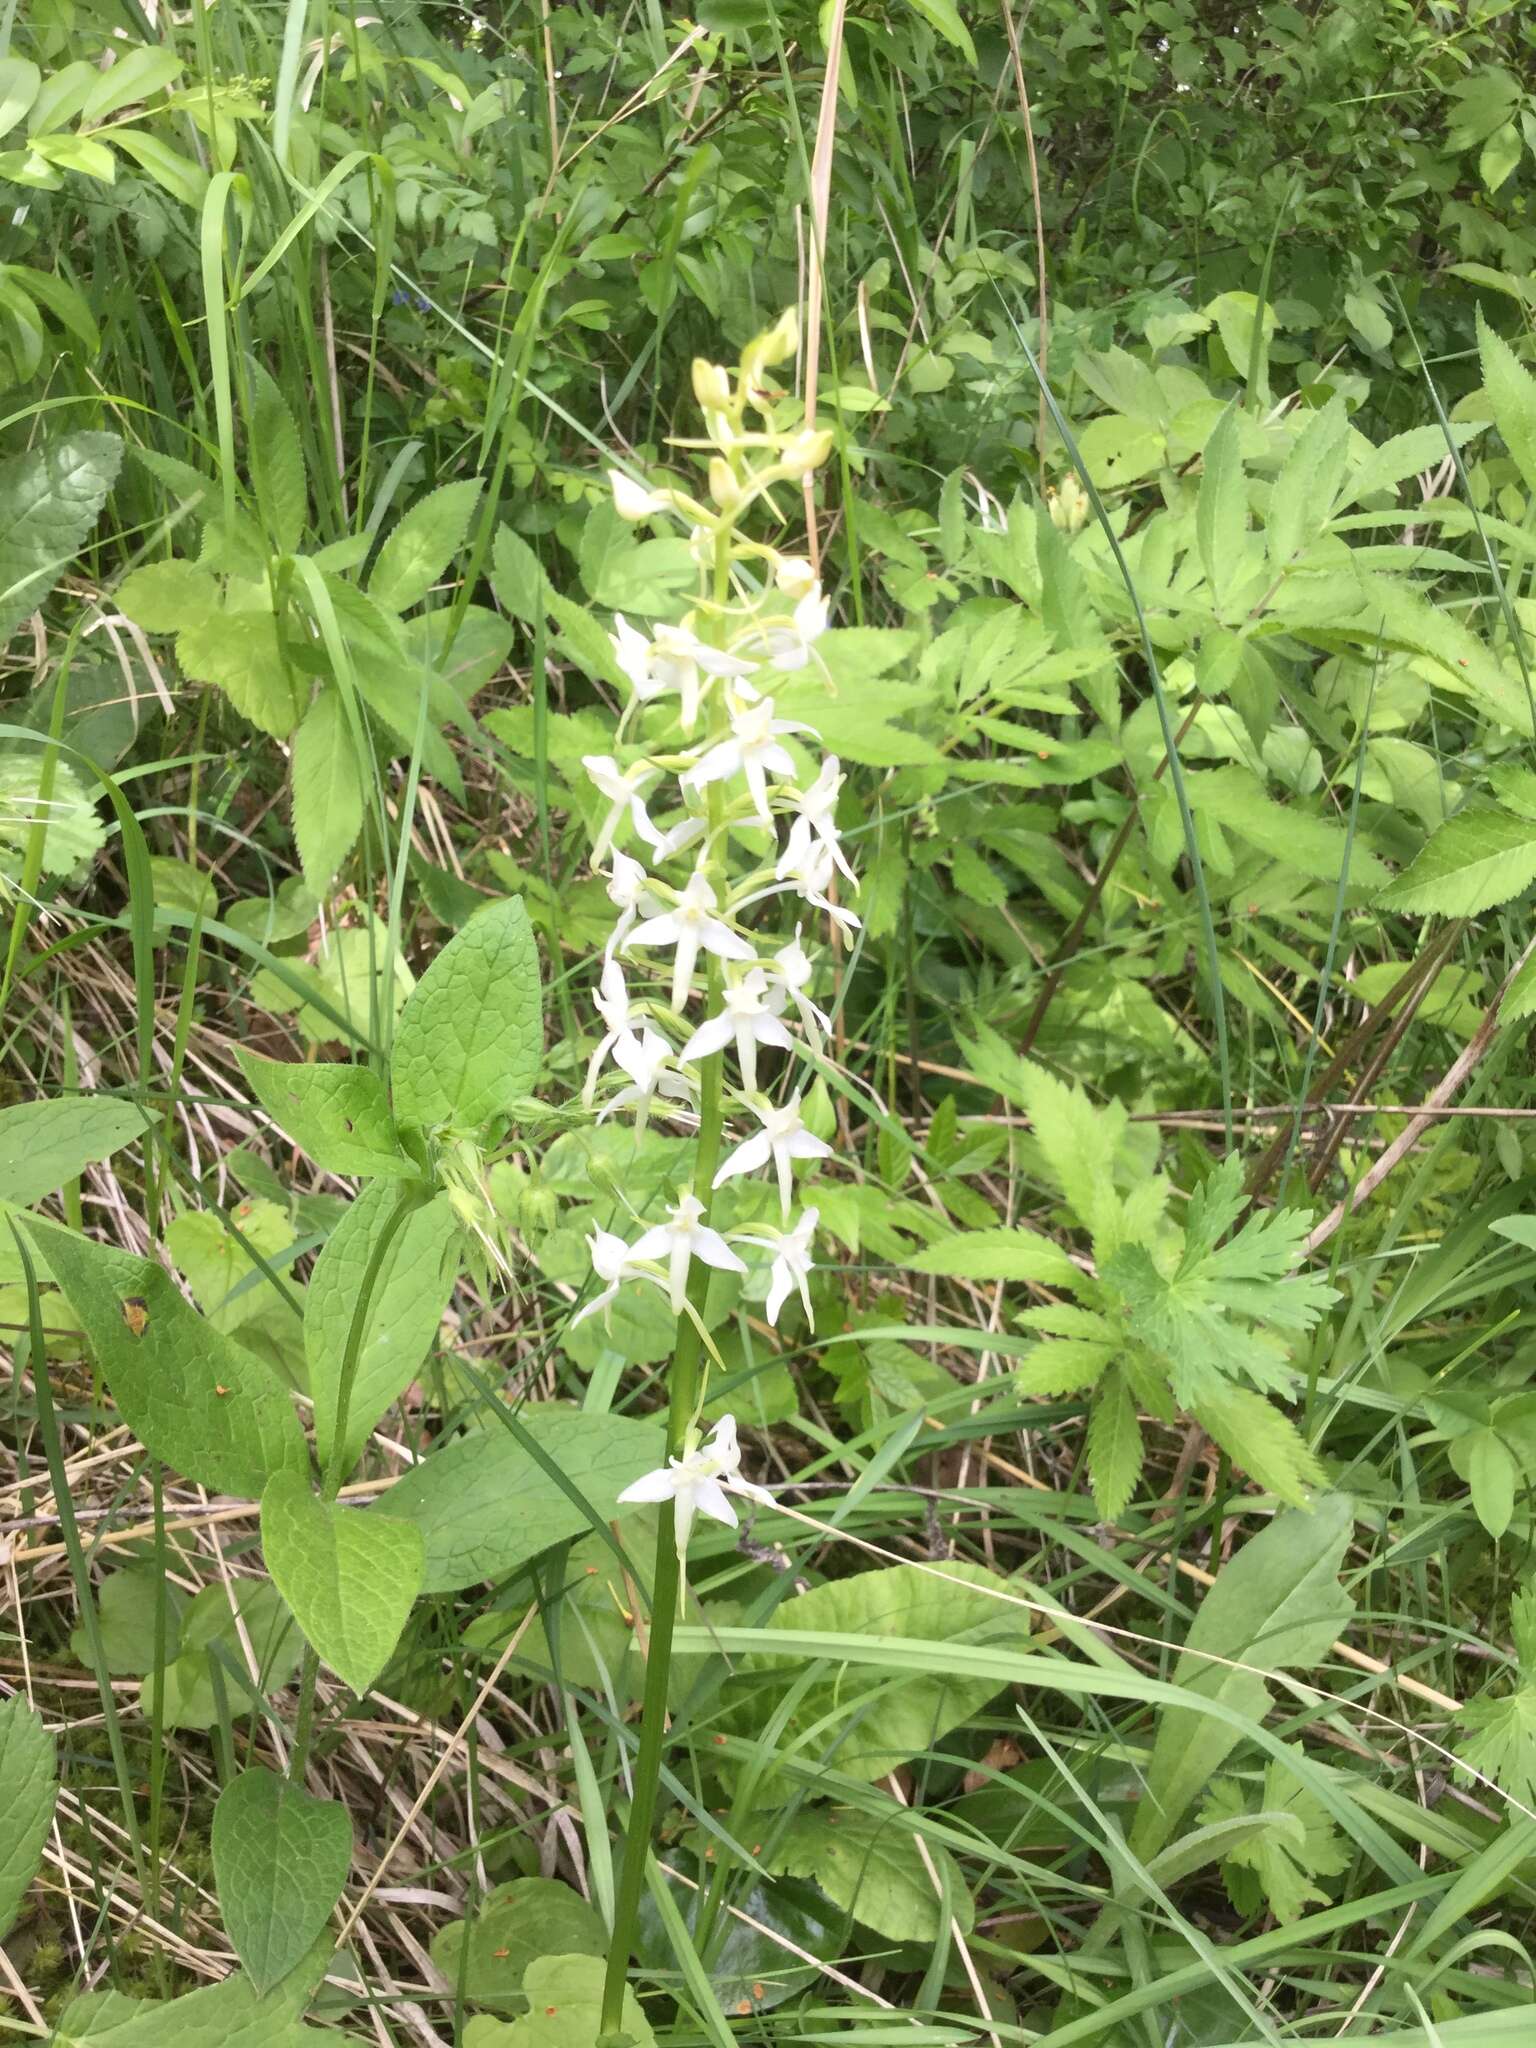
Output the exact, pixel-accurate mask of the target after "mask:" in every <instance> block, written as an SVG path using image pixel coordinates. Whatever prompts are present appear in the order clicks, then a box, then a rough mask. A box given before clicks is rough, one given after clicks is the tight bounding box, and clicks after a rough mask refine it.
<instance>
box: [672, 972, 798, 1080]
mask: <svg viewBox="0 0 1536 2048" xmlns="http://www.w3.org/2000/svg"><path fill="white" fill-rule="evenodd" d="M769 994H770V990H769V984H768V977H767V975H766V974H765V973H764V972H763V970H762V969H761V968H760V967H754V968H753V969H752V971H751V973H750V974H745V975H743V976H742V977H741V979H740V980H739V981H737V982H734V983H733V984H732V985H731V986H730V987H729V988H728V989H727V990H726V991H725V999H724V1005H723V1007H722V1008H721V1009H720V1010H718V1011H717V1012H716V1013H715V1015H714V1016H713V1017H706V1018H705V1020H704V1022H703V1023H702V1024H701V1025H700V1026H699V1028H698V1030H697V1031H695V1032H694V1034H693V1036H692V1038H690V1039H689V1041H688V1043H687V1044H686V1045H685V1046H684V1047H683V1049H682V1052H681V1054H680V1055H679V1057H680V1058H681V1059H683V1060H703V1059H708V1058H709V1055H710V1054H711V1053H714V1052H723V1051H724V1050H725V1048H726V1047H727V1046H728V1045H730V1044H732V1043H733V1042H734V1044H735V1047H736V1057H737V1059H738V1060H739V1061H740V1063H741V1078H742V1080H743V1082H744V1083H745V1084H746V1088H747V1092H748V1094H750V1095H755V1094H756V1093H757V1048H758V1047H759V1046H760V1045H776V1046H779V1047H781V1048H782V1049H784V1050H785V1051H789V1052H793V1051H794V1046H795V1041H794V1040H793V1039H792V1038H791V1037H790V1035H789V1031H788V1028H787V1027H786V1025H785V1024H784V1021H783V1019H782V1018H781V1017H780V1016H779V1014H778V1012H777V1011H776V1010H775V1009H774V1008H773V1007H772V1005H771V1003H770V1002H769V999H768V998H769Z"/></svg>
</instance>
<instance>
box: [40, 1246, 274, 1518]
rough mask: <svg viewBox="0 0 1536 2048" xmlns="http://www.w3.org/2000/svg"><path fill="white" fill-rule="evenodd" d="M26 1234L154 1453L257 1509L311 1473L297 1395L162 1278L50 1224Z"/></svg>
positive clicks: (148, 1263)
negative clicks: (275, 1477) (273, 1490)
mask: <svg viewBox="0 0 1536 2048" xmlns="http://www.w3.org/2000/svg"><path fill="white" fill-rule="evenodd" d="M25 1228H26V1230H27V1232H28V1234H29V1236H30V1237H31V1238H32V1241H33V1243H34V1244H35V1245H36V1246H37V1249H38V1251H39V1252H40V1253H41V1255H42V1257H43V1259H44V1261H45V1262H46V1264H47V1266H48V1269H49V1271H50V1272H51V1273H52V1274H53V1277H54V1279H55V1280H57V1281H58V1283H59V1285H60V1287H61V1288H62V1289H63V1290H64V1293H65V1294H66V1296H67V1297H68V1299H69V1302H70V1305H71V1306H72V1307H73V1309H74V1310H75V1313H76V1314H77V1315H78V1317H79V1318H80V1325H81V1328H82V1329H83V1330H84V1331H85V1334H86V1336H87V1337H88V1338H89V1339H90V1342H91V1348H92V1349H93V1350H94V1352H95V1353H96V1357H97V1361H98V1362H99V1364H100V1366H101V1370H102V1372H103V1374H104V1375H105V1376H106V1381H107V1385H108V1386H109V1387H110V1388H111V1390H112V1397H113V1399H114V1400H115V1401H116V1402H117V1405H118V1408H119V1409H120V1410H121V1412H122V1416H123V1420H124V1421H125V1422H126V1423H127V1424H128V1426H129V1427H130V1428H131V1429H132V1430H133V1432H134V1434H135V1435H136V1436H137V1437H138V1439H139V1441H140V1442H141V1443H142V1444H143V1445H144V1446H145V1448H146V1449H147V1450H150V1451H153V1453H154V1454H155V1456H156V1457H157V1458H162V1459H164V1461H165V1463H166V1464H167V1465H171V1466H174V1468H175V1469H176V1470H177V1471H178V1472H182V1473H184V1474H185V1475H186V1477H187V1478H188V1479H192V1480H196V1481H197V1483H198V1484H199V1485H201V1486H208V1487H212V1488H214V1489H216V1490H217V1491H218V1492H220V1493H235V1494H243V1495H246V1496H247V1497H255V1496H257V1495H259V1494H260V1493H261V1490H262V1488H263V1487H264V1486H265V1485H266V1483H267V1481H268V1479H269V1478H270V1477H271V1476H272V1474H273V1473H274V1472H289V1473H294V1474H299V1473H303V1472H305V1471H307V1470H308V1467H309V1454H308V1452H307V1451H306V1449H305V1446H304V1432H303V1431H302V1429H301V1428H300V1427H299V1418H298V1415H297V1414H296V1412H295V1410H294V1406H293V1403H292V1401H291V1400H290V1399H289V1397H288V1392H287V1389H286V1388H285V1387H284V1386H282V1384H281V1383H280V1382H279V1380H278V1379H277V1377H276V1375H275V1374H274V1373H273V1372H272V1371H271V1370H270V1369H269V1368H268V1367H267V1366H265V1365H263V1364H262V1362H261V1360H260V1359H259V1358H257V1357H256V1356H255V1355H254V1353H252V1352H250V1351H247V1350H246V1349H245V1348H244V1347H243V1346H242V1345H240V1344H236V1343H234V1342H233V1341H232V1340H231V1339H230V1338H228V1337H221V1336H220V1335H219V1333H218V1331H217V1330H215V1329H214V1328H213V1326H212V1325H211V1324H210V1323H208V1322H206V1321H205V1320H204V1319H203V1317H202V1316H200V1315H198V1314H197V1312H196V1310H195V1309H192V1308H189V1307H188V1305H187V1303H186V1302H185V1301H184V1300H183V1298H182V1296H181V1294H180V1292H179V1291H178V1289H177V1287H176V1285H175V1283H174V1282H173V1281H172V1279H171V1277H170V1275H169V1274H168V1273H166V1272H165V1270H164V1268H163V1267H161V1266H158V1265H156V1264H155V1262H154V1261H153V1260H152V1259H137V1258H134V1257H133V1256H132V1254H131V1253H128V1252H122V1251H118V1250H117V1249H116V1248H115V1247H114V1246H111V1245H104V1244H97V1243H95V1242H94V1241H93V1240H91V1239H89V1238H84V1237H77V1236H76V1235H75V1233H74V1232H73V1231H72V1230H65V1229H63V1228H62V1227H61V1226H60V1225H59V1224H56V1223H45V1222H43V1221H42V1219H41V1218H39V1217H35V1216H29V1217H28V1218H27V1220H26V1224H25Z"/></svg>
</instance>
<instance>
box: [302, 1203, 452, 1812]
mask: <svg viewBox="0 0 1536 2048" xmlns="http://www.w3.org/2000/svg"><path fill="white" fill-rule="evenodd" d="M420 1199H421V1197H420V1195H419V1193H418V1191H417V1189H416V1188H415V1186H414V1185H413V1184H412V1183H411V1182H410V1181H404V1182H402V1183H401V1185H400V1188H399V1191H398V1193H397V1195H396V1198H395V1206H394V1207H393V1209H391V1210H390V1212H389V1214H388V1216H387V1217H386V1218H385V1219H384V1228H383V1229H382V1230H381V1231H380V1232H379V1235H378V1239H377V1241H376V1243H375V1244H374V1247H373V1249H372V1251H371V1252H370V1253H369V1254H368V1264H367V1266H366V1268H365V1269H364V1272H363V1284H362V1286H361V1287H360V1288H359V1289H358V1292H357V1300H356V1301H355V1302H354V1303H353V1304H352V1320H351V1322H350V1323H349V1324H348V1325H347V1341H346V1344H345V1345H344V1346H343V1348H342V1353H341V1372H340V1375H339V1376H338V1378H337V1382H336V1413H335V1416H334V1417H333V1419H332V1423H331V1449H330V1455H329V1456H328V1457H327V1458H326V1461H325V1477H324V1480H323V1482H322V1485H321V1489H320V1497H321V1499H322V1500H324V1501H327V1502H330V1501H334V1500H335V1498H336V1496H337V1495H338V1494H339V1493H340V1492H341V1482H342V1480H343V1478H344V1477H345V1476H346V1470H347V1419H348V1416H349V1414H350V1412H351V1408H352V1387H353V1384H354V1382H355V1381H356V1379H357V1364H358V1359H359V1358H360V1357H361V1355H362V1349H363V1335H364V1332H365V1331H366V1330H367V1328H368V1312H369V1310H370V1309H371V1308H372V1307H373V1297H374V1295H375V1294H376V1293H377V1292H378V1286H379V1277H380V1275H381V1274H382V1273H383V1271H384V1262H385V1260H386V1259H387V1258H388V1257H389V1253H390V1248H391V1247H392V1245H393V1244H394V1242H395V1239H396V1238H397V1237H398V1236H399V1235H400V1232H401V1230H402V1229H403V1228H404V1225H405V1220H406V1218H407V1217H408V1216H409V1215H410V1214H411V1212H412V1210H413V1209H415V1208H416V1207H417V1205H418V1203H419V1201H420ZM319 1677H320V1659H319V1657H318V1655H317V1654H316V1653H315V1651H314V1649H313V1648H312V1647H311V1646H310V1645H309V1644H308V1643H306V1644H305V1645H304V1665H303V1669H302V1670H301V1671H300V1673H299V1711H298V1715H297V1718H296V1719H295V1721H294V1728H293V1754H292V1756H291V1757H290V1758H289V1760H288V1777H289V1780H290V1782H291V1783H293V1784H295V1785H302V1784H303V1782H304V1773H305V1772H306V1771H307V1770H308V1769H309V1751H310V1744H311V1741H312V1740H313V1737H314V1728H315V1686H316V1684H317V1683H318V1681H319Z"/></svg>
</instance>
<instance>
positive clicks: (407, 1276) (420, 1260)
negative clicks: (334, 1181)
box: [304, 1181, 459, 1471]
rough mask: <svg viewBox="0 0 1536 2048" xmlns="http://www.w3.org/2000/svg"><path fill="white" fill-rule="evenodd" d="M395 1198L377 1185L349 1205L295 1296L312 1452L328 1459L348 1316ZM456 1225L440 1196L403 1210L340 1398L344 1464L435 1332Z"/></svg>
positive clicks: (449, 1278)
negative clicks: (299, 1304)
mask: <svg viewBox="0 0 1536 2048" xmlns="http://www.w3.org/2000/svg"><path fill="white" fill-rule="evenodd" d="M398 1200H399V1194H398V1191H397V1189H396V1188H395V1187H394V1186H392V1185H391V1184H390V1183H389V1182H388V1181H381V1182H379V1183H378V1184H377V1185H375V1186H374V1187H371V1188H368V1189H365V1191H364V1192H363V1193H362V1194H361V1195H359V1196H358V1198H357V1200H356V1201H355V1202H354V1203H353V1204H352V1206H351V1208H350V1209H348V1211H347V1213H346V1215H345V1216H344V1217H343V1218H342V1220H341V1222H340V1223H339V1224H338V1225H337V1227H336V1229H335V1230H334V1231H333V1232H332V1233H331V1235H330V1237H329V1238H328V1239H327V1241H326V1245H325V1249H324V1251H322V1252H321V1254H320V1256H319V1258H318V1259H317V1260H316V1261H315V1270H314V1272H313V1274H312V1275H311V1277H310V1282H309V1288H308V1291H307V1293H306V1295H305V1300H304V1355H305V1358H306V1360H307V1362H308V1365H309V1390H310V1394H311V1396H312V1397H313V1400H314V1404H315V1448H316V1450H317V1451H318V1453H319V1455H320V1458H321V1460H322V1462H324V1463H327V1464H328V1463H329V1461H330V1457H331V1446H332V1440H333V1435H334V1431H335V1427H336V1411H337V1402H338V1399H339V1396H340V1391H341V1367H342V1361H343V1358H344V1356H345V1353H346V1345H347V1336H348V1333H349V1331H350V1330H351V1327H352V1316H353V1312H354V1309H355V1306H356V1303H357V1300H358V1297H359V1294H360V1292H361V1289H362V1285H363V1279H364V1276H365V1274H366V1273H367V1270H368V1265H369V1261H370V1259H371V1258H372V1255H373V1250H374V1246H375V1245H376V1244H377V1243H378V1241H379V1238H380V1237H381V1236H382V1234H383V1233H384V1231H385V1230H386V1229H387V1228H388V1227H389V1220H390V1218H391V1216H392V1215H393V1213H394V1209H395V1205H396V1203H397V1201H398ZM458 1245H459V1227H458V1219H457V1217H456V1216H455V1214H454V1209H453V1204H452V1203H451V1202H450V1201H449V1199H448V1197H447V1196H446V1195H444V1194H440V1195H437V1196H434V1197H433V1199H432V1200H431V1201H430V1202H423V1203H422V1204H421V1206H420V1207H418V1208H416V1209H415V1210H413V1211H412V1213H411V1214H410V1215H409V1216H408V1217H407V1218H406V1221H405V1223H404V1224H403V1225H402V1226H401V1228H400V1232H399V1235H398V1236H397V1237H396V1238H395V1240H394V1243H393V1244H392V1245H391V1246H390V1249H389V1252H388V1254H387V1257H386V1261H385V1264H384V1267H383V1269H382V1271H381V1273H380V1275H379V1279H378V1281H377V1282H376V1283H375V1291H374V1296H373V1301H372V1305H371V1306H370V1308H369V1311H368V1320H367V1322H366V1324H365V1325H364V1329H363V1337H362V1344H361V1346H360V1348H359V1351H358V1354H357V1367H356V1373H355V1377H354V1379H353V1382H352V1392H351V1397H350V1399H349V1400H348V1403H347V1436H346V1443H345V1445H344V1447H343V1451H342V1465H343V1469H344V1470H346V1471H350V1470H351V1469H352V1467H353V1466H354V1465H355V1464H356V1463H357V1460H358V1458H359V1457H360V1456H361V1455H362V1450H363V1446H364V1445H365V1444H366V1443H367V1441H368V1437H369V1433H370V1432H371V1431H372V1429H373V1427H374V1424H375V1423H376V1422H377V1421H378V1419H379V1417H380V1416H381V1415H382V1414H383V1413H384V1412H385V1410H386V1409H387V1408H388V1407H389V1406H390V1404H391V1403H392V1402H393V1401H396V1400H398V1399H399V1397H400V1395H401V1394H402V1393H403V1392H404V1390H405V1389H406V1388H407V1387H408V1386H409V1385H410V1383H411V1381H412V1380H413V1379H414V1378H415V1377H416V1375H417V1373H418V1372H419V1371H420V1370H421V1367H422V1364H423V1362H424V1360H425V1359H426V1357H427V1354H428V1352H430V1350H431V1349H432V1345H433V1343H434V1342H435V1340H436V1338H437V1333H438V1326H439V1325H440V1323H441V1322H442V1319H443V1312H444V1310H445V1309H446V1308H447V1306H448V1299H449V1296H450V1295H451V1294H452V1292H453V1287H454V1282H455V1281H456V1280H457V1278H458V1273H459V1259H458Z"/></svg>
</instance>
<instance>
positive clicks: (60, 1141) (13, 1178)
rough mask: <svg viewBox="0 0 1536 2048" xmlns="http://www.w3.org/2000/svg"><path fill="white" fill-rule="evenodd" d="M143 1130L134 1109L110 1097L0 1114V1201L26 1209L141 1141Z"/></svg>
mask: <svg viewBox="0 0 1536 2048" xmlns="http://www.w3.org/2000/svg"><path fill="white" fill-rule="evenodd" d="M148 1127H149V1126H148V1120H147V1119H146V1117H145V1114H144V1112H143V1110H141V1109H140V1108H139V1107H138V1106H137V1104H135V1103H132V1102H120V1101H118V1100H116V1099H115V1098H114V1097H112V1096H110V1095H78V1096H75V1097H73V1098H66V1097H60V1098H58V1099H57V1100H55V1101H52V1102H18V1103H15V1104H13V1105H12V1107H11V1108H9V1109H0V1202H14V1203H15V1204H16V1206H17V1207H18V1208H21V1209H25V1208H29V1207H30V1206H31V1204H32V1203H33V1202H40V1201H41V1200H42V1199H43V1197H44V1195H51V1194H52V1193H53V1192H54V1190H55V1189H56V1188H61V1187H63V1185H64V1183H65V1182H66V1181H71V1180H74V1179H75V1178H76V1177H77V1176H78V1175H79V1174H80V1173H81V1172H82V1171H83V1170H84V1169H85V1168H86V1167H87V1166H92V1165H94V1164H95V1163H96V1162H97V1161H98V1160H100V1159H110V1158H111V1156H112V1154H113V1153H114V1152H116V1151H117V1150H118V1148H119V1147H120V1146H123V1145H131V1144H132V1143H133V1141H134V1139H135V1138H142V1137H143V1135H144V1133H145V1130H146V1128H148Z"/></svg>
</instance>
